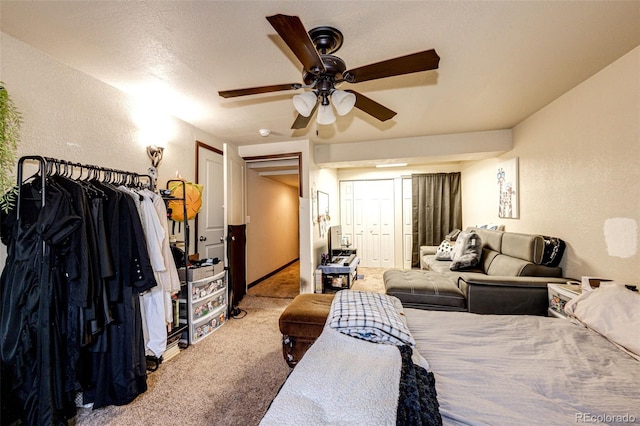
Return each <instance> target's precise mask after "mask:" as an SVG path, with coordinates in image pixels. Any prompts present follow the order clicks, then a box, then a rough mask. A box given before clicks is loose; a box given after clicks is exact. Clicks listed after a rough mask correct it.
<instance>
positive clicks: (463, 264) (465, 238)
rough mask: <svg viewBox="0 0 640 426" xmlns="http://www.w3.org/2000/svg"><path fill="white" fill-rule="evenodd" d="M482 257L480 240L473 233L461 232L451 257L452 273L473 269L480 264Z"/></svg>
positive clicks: (478, 236)
mask: <svg viewBox="0 0 640 426" xmlns="http://www.w3.org/2000/svg"><path fill="white" fill-rule="evenodd" d="M481 255H482V239H481V238H480V235H478V234H476V233H475V232H466V231H463V232H461V233H460V235H459V236H458V239H457V240H456V244H455V246H454V248H453V252H452V255H451V260H452V261H453V262H451V266H450V267H449V269H451V270H452V271H459V270H461V269H468V268H474V267H476V266H478V264H479V263H480V256H481Z"/></svg>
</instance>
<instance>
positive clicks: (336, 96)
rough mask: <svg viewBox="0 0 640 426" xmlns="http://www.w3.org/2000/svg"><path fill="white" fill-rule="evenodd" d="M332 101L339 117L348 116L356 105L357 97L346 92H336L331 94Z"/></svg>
mask: <svg viewBox="0 0 640 426" xmlns="http://www.w3.org/2000/svg"><path fill="white" fill-rule="evenodd" d="M331 100H332V101H333V106H334V108H335V109H336V112H337V113H338V115H347V114H349V113H350V112H351V110H352V109H353V107H354V106H355V104H356V95H354V94H353V93H351V92H345V91H344V90H334V91H333V93H332V94H331Z"/></svg>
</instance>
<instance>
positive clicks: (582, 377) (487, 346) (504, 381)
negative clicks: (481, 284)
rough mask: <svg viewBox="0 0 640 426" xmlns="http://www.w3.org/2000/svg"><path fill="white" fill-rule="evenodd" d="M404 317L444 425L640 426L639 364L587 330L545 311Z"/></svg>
mask: <svg viewBox="0 0 640 426" xmlns="http://www.w3.org/2000/svg"><path fill="white" fill-rule="evenodd" d="M405 315H406V318H407V323H408V325H409V329H410V331H411V333H412V335H413V337H414V339H415V341H416V348H417V349H418V351H419V352H420V353H421V354H422V356H424V357H425V358H426V359H427V361H428V362H429V365H430V367H431V371H433V373H434V374H435V378H436V390H437V392H438V401H439V403H440V414H441V415H442V418H443V422H444V424H467V425H482V424H491V425H522V424H527V425H535V424H539V425H551V424H553V425H568V424H576V423H577V424H580V423H589V424H604V423H606V424H640V362H638V361H637V360H636V359H634V358H632V357H631V356H630V355H629V354H627V353H625V352H623V351H621V350H620V349H619V348H618V347H616V346H615V345H614V344H612V343H611V342H609V341H608V340H606V339H605V338H603V337H602V336H600V335H598V334H597V333H595V332H593V331H591V330H589V329H586V328H584V327H581V326H578V325H575V324H572V323H571V322H570V321H568V320H563V319H558V318H547V317H531V316H509V317H505V316H496V315H475V314H469V313H466V312H438V311H425V310H417V309H406V308H405ZM599 420H602V422H600V423H598V421H599Z"/></svg>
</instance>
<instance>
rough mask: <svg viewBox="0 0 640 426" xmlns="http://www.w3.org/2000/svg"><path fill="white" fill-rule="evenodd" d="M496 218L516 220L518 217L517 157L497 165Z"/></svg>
mask: <svg viewBox="0 0 640 426" xmlns="http://www.w3.org/2000/svg"><path fill="white" fill-rule="evenodd" d="M497 183H498V193H499V198H498V216H499V217H501V218H506V219H517V218H518V217H519V215H520V211H519V208H518V207H519V206H518V198H519V189H518V157H515V158H512V159H510V160H507V161H505V162H503V163H500V164H498V173H497Z"/></svg>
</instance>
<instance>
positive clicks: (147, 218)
mask: <svg viewBox="0 0 640 426" xmlns="http://www.w3.org/2000/svg"><path fill="white" fill-rule="evenodd" d="M120 189H121V190H123V191H126V192H127V193H128V194H130V195H131V197H132V198H133V199H134V201H135V202H136V207H137V208H138V212H139V216H140V218H141V224H142V230H143V232H144V235H145V241H146V245H147V249H148V251H149V256H150V258H151V266H152V268H153V274H154V277H155V278H156V279H157V281H159V280H158V278H159V275H160V274H161V273H163V272H164V271H166V266H165V263H164V257H163V255H162V240H163V239H164V238H165V233H164V229H163V228H162V225H161V224H160V220H159V218H158V215H157V213H156V210H155V207H154V206H153V202H152V201H151V199H150V198H149V197H148V196H146V195H144V194H142V193H140V192H137V191H133V190H131V189H128V188H124V187H121V188H120ZM140 303H141V306H142V330H143V333H144V340H145V346H146V353H147V355H151V356H155V357H158V358H159V357H161V356H162V354H163V353H164V351H165V350H166V348H167V324H166V321H165V317H166V314H165V307H164V300H163V291H162V288H158V289H156V288H154V289H152V290H151V291H149V292H146V293H144V294H142V295H141V296H140Z"/></svg>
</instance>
